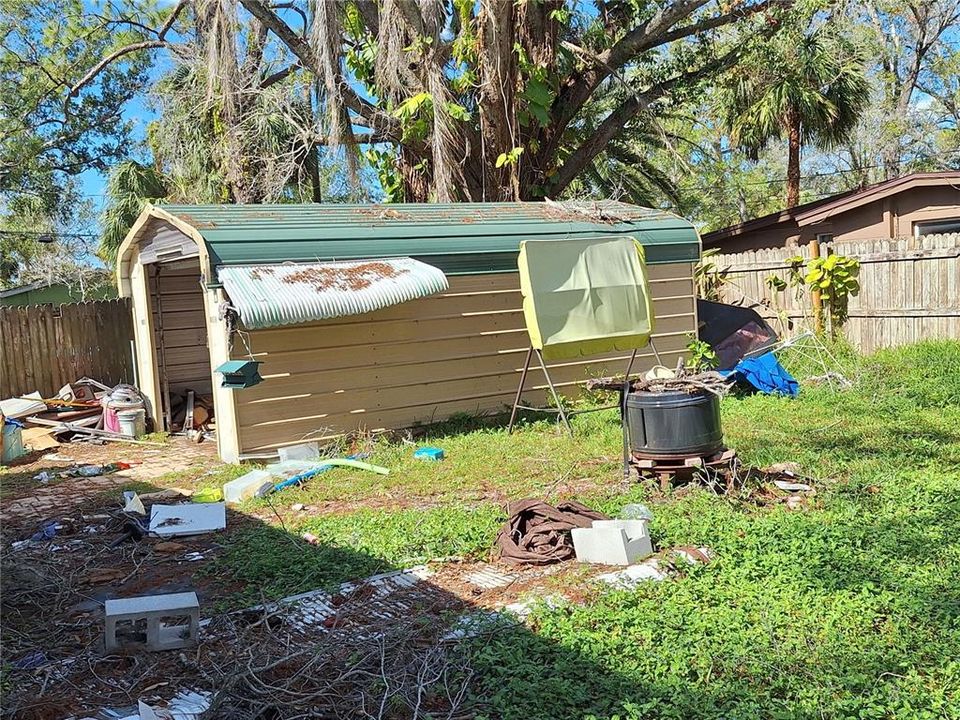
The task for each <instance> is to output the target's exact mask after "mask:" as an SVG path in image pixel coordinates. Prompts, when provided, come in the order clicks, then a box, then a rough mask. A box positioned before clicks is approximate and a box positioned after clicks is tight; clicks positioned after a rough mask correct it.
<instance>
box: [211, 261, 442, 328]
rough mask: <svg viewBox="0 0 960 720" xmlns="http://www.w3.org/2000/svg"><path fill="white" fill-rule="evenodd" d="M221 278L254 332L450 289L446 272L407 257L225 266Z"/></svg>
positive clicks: (354, 312) (363, 310) (220, 270)
mask: <svg viewBox="0 0 960 720" xmlns="http://www.w3.org/2000/svg"><path fill="white" fill-rule="evenodd" d="M217 277H219V278H220V282H222V283H223V288H224V290H225V291H226V293H227V295H228V296H229V297H230V302H231V303H232V304H233V306H234V307H235V308H236V309H237V310H238V311H239V313H240V319H241V321H242V322H243V324H244V325H245V326H246V327H248V328H250V329H251V330H257V329H260V328H268V327H276V326H278V325H296V324H298V323H306V322H312V321H314V320H327V319H329V318H336V317H345V316H349V315H362V314H363V313H368V312H373V311H374V310H380V309H381V308H385V307H389V306H391V305H398V304H400V303H403V302H407V301H409V300H416V299H417V298H422V297H426V296H428V295H433V294H434V293H438V292H443V291H444V290H446V289H447V288H448V287H449V285H448V283H447V278H446V276H445V275H444V274H443V272H442V271H441V270H438V269H437V268H435V267H433V266H432V265H427V264H426V263H423V262H420V261H419V260H414V259H413V258H408V257H403V258H388V259H383V260H351V261H344V262H323V263H284V264H282V265H235V266H225V267H220V268H218V269H217Z"/></svg>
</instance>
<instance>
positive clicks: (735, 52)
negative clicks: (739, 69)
mask: <svg viewBox="0 0 960 720" xmlns="http://www.w3.org/2000/svg"><path fill="white" fill-rule="evenodd" d="M744 52H745V49H744V46H743V45H742V44H740V45H738V46H737V47H735V48H733V49H732V50H730V51H728V52H727V53H726V54H724V55H721V56H720V57H719V58H716V59H715V60H713V61H711V62H710V63H707V64H706V65H704V66H703V67H701V68H699V69H698V70H695V71H693V72H690V73H685V74H683V75H676V76H674V77H672V78H670V79H669V80H666V81H664V82H662V83H659V84H657V85H656V86H655V87H652V88H650V89H649V90H647V91H646V92H644V93H636V94H634V95H631V96H630V97H629V98H627V99H626V100H625V101H624V102H623V103H621V104H620V106H619V107H617V108H616V109H615V110H614V111H613V112H611V113H610V114H609V115H608V116H607V117H606V118H605V119H604V121H603V122H601V123H600V124H599V125H598V126H597V128H596V129H595V130H594V132H593V134H592V135H590V137H588V138H587V139H586V140H584V141H583V142H581V143H580V145H579V147H577V149H576V150H575V151H574V152H573V153H572V154H571V155H570V156H569V157H568V158H567V159H566V161H565V162H564V163H563V165H562V166H561V167H560V169H559V170H558V171H557V173H556V174H555V175H554V176H553V178H551V183H550V190H551V194H552V195H554V196H556V195H558V194H559V193H561V192H563V190H564V189H566V187H567V186H568V185H569V184H570V183H571V182H573V180H574V178H576V176H577V175H578V174H579V173H580V172H581V171H582V170H583V169H584V168H585V167H586V166H587V165H588V164H589V163H591V162H593V160H594V158H595V157H596V156H597V155H598V154H600V152H602V151H603V149H604V147H606V145H607V143H609V142H610V141H611V140H613V139H614V138H615V137H616V136H617V135H619V134H620V133H621V132H623V130H624V128H625V127H626V125H627V123H628V122H630V120H632V119H633V118H634V117H636V115H638V114H639V113H641V112H642V111H644V110H646V109H648V108H649V107H650V105H652V104H653V103H654V102H656V101H657V100H659V99H660V98H662V97H664V96H665V95H666V94H667V93H668V92H670V91H671V90H672V89H673V88H674V87H676V86H677V85H678V84H680V83H692V82H698V81H699V80H702V79H703V78H704V77H706V76H707V75H710V74H713V73H717V72H721V71H723V70H726V69H727V68H729V67H730V66H732V65H733V64H734V63H736V62H737V60H739V59H740V58H741V57H742V55H743V54H744Z"/></svg>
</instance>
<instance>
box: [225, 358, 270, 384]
mask: <svg viewBox="0 0 960 720" xmlns="http://www.w3.org/2000/svg"><path fill="white" fill-rule="evenodd" d="M259 370H260V362H259V361H257V360H228V361H227V362H225V363H223V365H221V366H220V367H218V368H217V369H216V372H218V373H220V374H221V375H223V382H222V383H221V384H220V387H225V388H230V389H231V390H242V389H243V388H248V387H253V386H254V385H259V384H260V383H261V382H263V378H262V377H260V372H259Z"/></svg>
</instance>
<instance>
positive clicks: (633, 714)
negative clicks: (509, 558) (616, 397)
mask: <svg viewBox="0 0 960 720" xmlns="http://www.w3.org/2000/svg"><path fill="white" fill-rule="evenodd" d="M793 364H794V367H795V369H797V371H798V374H800V375H801V376H803V374H804V373H805V372H809V371H811V370H812V368H810V367H807V368H804V367H803V366H802V365H803V363H802V361H798V360H797V359H794V362H793ZM839 369H840V370H842V371H843V372H844V373H845V374H846V375H847V376H848V377H851V378H855V385H854V387H853V388H850V389H848V390H845V391H843V392H836V391H834V390H832V389H830V388H829V387H826V386H813V385H806V386H804V389H803V391H802V393H801V396H800V397H799V398H797V399H795V400H789V399H783V398H773V397H765V396H749V397H731V398H727V399H725V400H724V402H723V422H724V426H725V431H726V435H727V440H728V444H730V445H731V446H733V447H736V448H737V450H738V451H739V454H740V456H741V458H742V459H743V461H744V463H746V464H748V465H753V466H764V465H768V464H770V463H773V462H783V461H793V462H798V463H799V464H800V465H801V466H802V468H803V470H804V471H805V472H806V473H808V474H809V475H811V476H813V477H815V478H817V482H816V494H815V495H814V496H813V497H812V498H810V499H809V500H808V502H807V503H806V504H805V505H804V506H803V507H801V508H800V509H797V510H789V509H788V508H787V507H786V505H784V504H770V503H765V504H764V503H757V502H752V501H751V500H750V498H749V497H747V498H745V499H744V498H730V497H724V496H721V495H717V494H715V493H712V492H710V491H708V490H702V489H701V490H698V489H692V490H691V489H687V490H685V491H683V492H677V493H674V494H671V495H666V496H664V495H662V494H661V493H659V492H658V491H656V490H655V489H653V488H652V487H650V486H645V485H640V484H631V485H624V484H623V483H622V481H621V479H620V477H619V465H618V453H619V442H620V430H619V425H618V424H617V419H616V417H615V415H614V414H612V413H609V414H608V413H602V414H596V415H588V416H581V417H580V418H578V419H577V420H576V425H577V427H576V429H577V434H576V437H575V438H574V439H573V440H571V439H570V438H568V437H566V436H564V435H563V434H562V433H558V432H557V431H556V428H555V427H554V426H553V425H552V424H549V423H545V422H540V423H531V424H529V425H527V426H526V427H524V429H523V430H522V431H521V432H520V433H518V434H515V435H514V436H507V435H506V433H505V431H503V430H502V429H500V428H487V429H484V428H481V429H470V428H469V427H467V426H466V425H464V426H463V427H461V428H453V431H451V429H450V428H448V429H447V430H446V431H438V432H437V433H436V434H434V436H433V437H431V438H429V439H428V440H427V442H430V443H433V444H439V445H442V446H443V447H444V448H445V450H446V451H447V453H448V460H447V461H445V462H444V463H441V464H425V463H418V462H417V461H414V460H412V459H411V458H410V454H411V448H410V447H409V446H407V445H405V444H402V443H399V444H392V445H391V444H380V445H377V446H376V448H375V451H374V457H373V461H374V462H379V463H382V464H385V465H388V466H390V467H391V469H392V473H391V475H390V476H389V477H388V478H386V479H383V478H379V477H373V476H370V477H367V476H360V475H357V474H350V473H349V472H341V471H336V472H330V473H326V474H325V475H322V476H319V477H318V478H317V479H316V480H315V481H314V482H312V483H310V484H309V485H308V486H307V487H306V488H304V489H303V490H298V491H294V492H292V493H287V494H285V496H284V499H283V503H284V504H286V503H287V502H290V503H294V502H299V503H305V504H308V505H311V506H315V507H318V506H319V507H322V508H325V510H324V511H323V512H320V513H317V514H312V515H311V514H308V515H306V516H304V515H303V513H300V514H292V513H289V512H288V511H287V510H286V509H281V508H279V507H278V502H277V497H278V496H274V499H272V500H271V501H270V502H271V503H272V504H273V508H272V509H271V511H272V510H273V509H276V511H277V518H278V522H279V521H282V522H283V523H284V525H285V526H286V528H287V529H288V530H289V531H290V532H291V533H293V532H296V533H300V532H302V531H305V530H309V531H310V532H312V533H314V534H315V535H317V536H319V537H320V538H321V539H322V540H323V541H324V544H325V545H327V546H329V547H333V548H337V547H342V548H348V549H351V550H354V551H357V552H356V553H353V554H351V555H349V556H347V557H349V558H357V559H354V560H346V561H342V560H341V561H340V562H338V563H331V562H329V559H330V558H325V556H324V554H323V553H322V552H321V553H317V554H315V555H314V556H313V559H312V561H311V564H310V565H309V566H304V565H303V563H302V562H298V561H297V559H296V557H299V556H296V557H295V553H296V548H295V547H294V546H293V545H291V544H289V543H286V542H284V540H283V537H282V535H281V536H280V538H279V539H273V540H272V544H269V542H268V540H269V539H270V538H276V537H277V535H276V534H273V535H268V534H264V531H263V530H258V529H252V530H251V531H250V533H248V534H244V533H234V534H233V536H232V540H231V543H232V544H231V546H230V548H229V549H228V551H227V552H226V553H225V554H224V555H223V556H222V558H221V559H220V560H219V561H218V564H217V565H216V571H218V572H223V573H226V574H227V575H229V577H230V578H231V579H232V580H233V581H236V582H238V583H239V584H241V585H242V584H244V583H255V584H256V587H257V591H258V592H259V591H260V590H263V591H264V592H266V593H267V594H268V595H273V596H278V595H282V594H286V593H291V592H296V591H299V590H303V589H308V588H311V587H317V586H318V585H322V584H325V583H326V584H333V583H336V582H339V581H341V580H343V579H347V578H353V577H360V576H363V575H365V574H369V573H370V572H376V571H378V570H380V569H385V568H388V567H398V566H404V565H410V564H413V563H416V562H422V561H425V560H429V559H431V558H438V557H445V556H450V555H461V556H468V557H483V556H485V555H486V553H487V552H488V550H489V548H490V546H491V544H492V542H493V538H494V535H495V533H496V529H497V527H498V525H499V523H500V522H501V521H502V519H503V513H502V509H501V505H502V502H503V501H504V500H508V499H519V498H522V497H526V496H531V495H533V496H539V497H548V498H550V499H554V500H555V499H557V498H559V497H574V498H577V499H580V500H582V501H584V502H587V503H589V504H592V505H593V506H594V507H598V508H601V509H604V510H606V511H608V512H611V513H615V512H616V511H617V510H619V508H620V507H621V506H622V505H624V504H625V503H627V502H634V501H637V500H644V501H646V502H648V503H650V504H651V506H652V507H653V509H654V512H655V514H656V519H655V521H654V524H653V529H652V533H653V538H654V541H655V543H656V544H657V545H658V546H661V547H669V546H671V545H675V544H695V545H707V546H709V547H711V548H713V550H714V551H715V552H716V555H717V559H716V560H715V561H714V562H713V563H711V564H709V565H706V566H701V567H696V568H691V569H690V570H689V571H688V572H686V573H684V575H683V576H682V577H681V578H679V579H677V580H675V581H669V582H662V583H649V584H645V585H642V586H641V587H639V588H638V589H636V590H632V591H609V592H595V593H592V594H590V595H589V597H588V598H587V601H586V602H585V603H583V604H572V605H569V606H565V607H560V608H556V609H549V608H546V607H544V608H541V609H540V610H538V611H537V613H536V614H535V616H534V619H533V621H532V622H531V623H530V624H529V625H528V626H525V627H524V626H522V627H520V628H518V629H516V630H515V631H503V632H499V633H497V634H496V635H495V636H494V637H492V638H490V637H486V638H484V639H483V640H482V641H478V642H476V643H472V644H471V643H467V644H465V645H464V647H463V651H464V652H467V653H469V654H470V656H471V665H472V667H473V672H474V676H473V680H472V684H471V698H472V701H471V702H472V707H473V708H474V711H475V712H476V713H477V714H479V715H481V716H486V717H490V718H495V717H496V718H500V717H502V718H582V717H607V718H610V717H620V718H678V719H679V718H960V343H956V342H939V343H926V344H921V345H916V346H913V347H908V348H904V349H901V350H896V351H888V352H883V353H880V354H878V355H875V356H873V357H870V358H857V357H855V356H853V355H849V354H848V355H845V356H844V357H843V358H842V359H841V367H840V368H839ZM284 507H286V506H285V505H284ZM248 510H249V511H250V512H255V513H257V514H258V515H260V516H261V517H263V518H266V517H267V515H266V514H265V512H266V510H267V508H266V507H265V505H264V504H261V505H257V504H256V503H254V504H251V506H250V507H249V508H248ZM264 543H268V544H267V545H265V544H264ZM338 557H340V558H342V557H344V555H343V554H340V555H338ZM242 599H243V598H238V601H239V600H242Z"/></svg>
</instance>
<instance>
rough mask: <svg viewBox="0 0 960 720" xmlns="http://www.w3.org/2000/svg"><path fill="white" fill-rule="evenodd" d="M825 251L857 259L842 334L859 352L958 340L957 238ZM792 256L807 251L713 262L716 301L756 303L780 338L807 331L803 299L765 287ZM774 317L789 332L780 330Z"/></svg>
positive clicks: (867, 243) (854, 244)
mask: <svg viewBox="0 0 960 720" xmlns="http://www.w3.org/2000/svg"><path fill="white" fill-rule="evenodd" d="M827 252H829V253H833V254H837V255H846V256H849V257H854V258H857V259H858V260H859V261H860V293H859V295H857V297H854V298H851V299H850V313H849V320H848V321H847V324H846V325H845V326H844V332H845V334H846V336H847V338H848V339H849V340H850V342H851V343H853V344H854V345H855V346H856V347H858V348H859V349H860V350H861V351H862V352H865V353H869V352H873V351H874V350H877V349H879V348H884V347H896V346H900V345H906V344H909V343H913V342H918V341H920V340H936V339H943V338H960V234H957V233H953V234H949V235H926V236H923V237H918V238H901V239H898V240H889V239H883V240H859V241H848V242H836V243H828V244H824V245H823V247H822V248H821V254H825V253H827ZM796 255H802V256H803V257H804V258H807V259H809V257H810V253H809V248H808V247H806V246H804V247H803V248H775V249H771V250H754V251H750V252H743V253H728V254H725V255H717V256H715V257H714V261H715V263H716V265H717V267H719V268H729V269H730V283H729V284H727V285H726V286H725V287H724V288H723V292H722V296H723V300H724V301H725V302H732V303H737V304H754V303H759V304H760V305H761V307H757V310H758V311H759V312H760V313H761V314H762V315H764V316H765V317H768V318H774V319H775V322H774V326H775V327H776V329H777V330H779V331H783V332H784V333H785V334H786V335H788V336H789V335H791V334H795V333H796V332H798V328H799V327H801V326H810V325H811V324H812V321H811V317H812V314H811V309H810V296H809V294H807V293H804V294H803V296H802V297H800V298H799V299H797V298H796V297H795V295H794V289H793V288H789V287H788V288H787V289H786V290H783V291H780V292H778V291H776V290H774V289H772V288H771V287H769V285H768V284H767V282H766V281H767V278H768V277H770V275H776V276H778V277H779V278H781V279H782V280H787V278H788V272H787V268H788V266H787V263H786V260H787V258H790V257H794V256H796ZM778 316H779V317H780V318H781V319H786V320H787V321H788V322H789V323H790V324H791V325H792V327H788V328H786V329H784V328H783V327H782V326H781V323H780V322H777V321H776V318H778Z"/></svg>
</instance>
